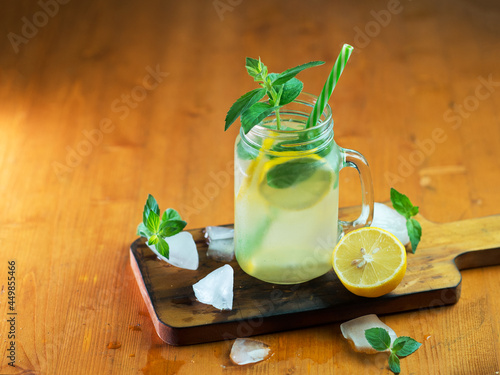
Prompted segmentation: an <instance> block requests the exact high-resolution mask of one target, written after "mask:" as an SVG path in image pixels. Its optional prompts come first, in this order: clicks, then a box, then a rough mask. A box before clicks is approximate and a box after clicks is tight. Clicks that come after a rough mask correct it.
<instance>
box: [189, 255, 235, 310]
mask: <svg viewBox="0 0 500 375" xmlns="http://www.w3.org/2000/svg"><path fill="white" fill-rule="evenodd" d="M233 285H234V270H233V267H231V266H230V265H229V264H226V265H224V266H222V267H220V268H217V269H216V270H215V271H212V272H210V273H209V274H208V275H207V276H205V277H204V278H203V279H201V280H200V281H198V282H197V283H196V284H194V285H193V290H194V295H195V296H196V298H197V299H198V301H200V302H201V303H205V304H207V305H212V306H213V307H215V308H217V309H219V310H231V309H232V308H233Z"/></svg>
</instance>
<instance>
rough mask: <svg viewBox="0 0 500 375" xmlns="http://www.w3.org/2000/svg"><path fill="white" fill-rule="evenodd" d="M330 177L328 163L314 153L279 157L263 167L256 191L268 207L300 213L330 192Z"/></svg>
mask: <svg viewBox="0 0 500 375" xmlns="http://www.w3.org/2000/svg"><path fill="white" fill-rule="evenodd" d="M298 155H300V154H298ZM334 177H335V174H334V172H333V170H332V169H331V168H330V167H329V166H328V163H327V162H326V161H325V160H324V159H322V158H321V157H320V156H318V155H316V154H311V155H308V156H291V155H290V156H285V157H279V158H274V159H271V160H269V161H267V162H266V163H265V164H264V166H263V168H262V170H261V174H260V183H259V191H260V194H261V195H262V196H263V197H264V198H265V199H266V200H267V201H268V202H269V203H270V204H271V205H272V206H275V207H278V208H280V209H285V210H304V209H307V208H309V207H312V206H314V205H315V204H316V203H317V202H319V201H321V200H322V199H323V198H324V197H325V196H326V195H327V194H328V192H329V191H330V190H331V189H333V181H334Z"/></svg>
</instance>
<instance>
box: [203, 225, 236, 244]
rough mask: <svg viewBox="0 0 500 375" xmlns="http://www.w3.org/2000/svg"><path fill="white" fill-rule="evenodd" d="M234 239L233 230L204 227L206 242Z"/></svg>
mask: <svg viewBox="0 0 500 375" xmlns="http://www.w3.org/2000/svg"><path fill="white" fill-rule="evenodd" d="M233 237H234V229H232V228H226V227H206V228H205V238H208V240H209V241H210V242H211V241H215V240H226V239H229V238H233Z"/></svg>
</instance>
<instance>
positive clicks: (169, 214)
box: [161, 208, 182, 221]
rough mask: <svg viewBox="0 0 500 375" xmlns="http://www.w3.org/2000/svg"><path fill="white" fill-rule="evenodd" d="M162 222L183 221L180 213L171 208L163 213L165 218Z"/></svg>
mask: <svg viewBox="0 0 500 375" xmlns="http://www.w3.org/2000/svg"><path fill="white" fill-rule="evenodd" d="M161 220H162V221H167V220H182V219H181V215H179V213H178V212H177V211H176V210H174V209H173V208H169V209H167V210H166V211H165V212H164V213H163V217H162V218H161Z"/></svg>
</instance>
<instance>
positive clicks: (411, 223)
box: [406, 218, 422, 254]
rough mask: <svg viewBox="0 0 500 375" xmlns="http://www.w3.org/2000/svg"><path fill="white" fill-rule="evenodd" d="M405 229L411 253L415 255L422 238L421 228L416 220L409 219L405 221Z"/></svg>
mask: <svg viewBox="0 0 500 375" xmlns="http://www.w3.org/2000/svg"><path fill="white" fill-rule="evenodd" d="M406 229H407V230H408V237H410V243H411V252H412V253H413V254H415V251H416V250H417V246H418V244H419V242H420V238H421V237H422V227H421V226H420V223H419V222H418V221H417V220H415V219H413V218H411V219H407V220H406Z"/></svg>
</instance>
